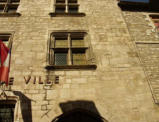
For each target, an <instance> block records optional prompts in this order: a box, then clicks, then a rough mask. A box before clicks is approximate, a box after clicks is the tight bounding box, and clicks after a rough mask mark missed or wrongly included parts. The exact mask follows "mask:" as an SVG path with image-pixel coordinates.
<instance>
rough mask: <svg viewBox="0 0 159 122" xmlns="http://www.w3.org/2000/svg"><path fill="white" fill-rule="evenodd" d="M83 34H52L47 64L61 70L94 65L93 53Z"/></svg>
mask: <svg viewBox="0 0 159 122" xmlns="http://www.w3.org/2000/svg"><path fill="white" fill-rule="evenodd" d="M87 39H88V38H87V36H86V33H84V32H54V33H52V35H51V40H50V45H49V47H50V48H49V49H50V50H49V54H50V55H49V64H50V65H52V66H55V67H60V66H61V68H80V67H81V68H84V67H90V66H91V65H92V67H93V66H95V65H94V57H93V53H92V51H91V49H90V44H89V41H88V40H87Z"/></svg>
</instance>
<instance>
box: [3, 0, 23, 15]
mask: <svg viewBox="0 0 159 122" xmlns="http://www.w3.org/2000/svg"><path fill="white" fill-rule="evenodd" d="M19 2H20V0H0V15H11V14H12V15H16V14H17V15H18V13H17V8H18V6H19Z"/></svg>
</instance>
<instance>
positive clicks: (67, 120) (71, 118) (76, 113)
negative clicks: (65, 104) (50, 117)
mask: <svg viewBox="0 0 159 122" xmlns="http://www.w3.org/2000/svg"><path fill="white" fill-rule="evenodd" d="M52 122H104V121H103V118H102V117H101V116H99V115H97V114H94V113H92V112H90V111H87V110H83V109H75V110H73V111H70V112H67V113H64V114H62V115H61V116H59V117H58V118H56V120H54V121H52Z"/></svg>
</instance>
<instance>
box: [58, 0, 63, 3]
mask: <svg viewBox="0 0 159 122" xmlns="http://www.w3.org/2000/svg"><path fill="white" fill-rule="evenodd" d="M56 3H65V0H56Z"/></svg>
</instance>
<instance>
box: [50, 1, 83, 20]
mask: <svg viewBox="0 0 159 122" xmlns="http://www.w3.org/2000/svg"><path fill="white" fill-rule="evenodd" d="M63 1H64V2H59V3H57V2H56V0H54V12H53V13H49V15H50V16H51V17H58V16H67V17H69V16H71V17H74V16H75V17H83V16H85V13H80V12H79V6H80V5H79V4H78V0H77V2H71V3H69V0H63ZM72 1H74V0H72ZM57 7H59V8H60V7H61V8H64V11H63V12H58V11H57ZM69 8H72V9H73V8H76V11H75V12H73V11H70V12H69Z"/></svg>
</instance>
